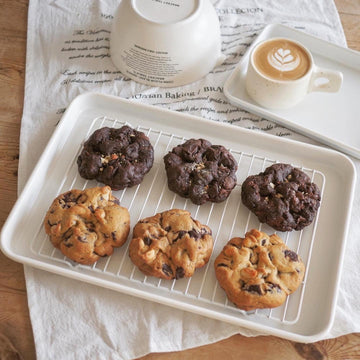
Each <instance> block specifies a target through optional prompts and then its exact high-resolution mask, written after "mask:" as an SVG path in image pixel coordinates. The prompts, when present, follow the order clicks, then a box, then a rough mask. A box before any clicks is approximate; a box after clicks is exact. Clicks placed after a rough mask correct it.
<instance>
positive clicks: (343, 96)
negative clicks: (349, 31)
mask: <svg viewBox="0 0 360 360" xmlns="http://www.w3.org/2000/svg"><path fill="white" fill-rule="evenodd" d="M273 37H285V38H290V39H293V40H297V41H299V42H301V43H302V44H303V45H305V46H306V47H307V48H308V49H309V50H310V51H311V53H312V55H313V57H314V62H315V64H316V65H318V66H321V67H324V68H328V69H332V70H338V71H341V72H342V74H343V84H342V87H341V89H340V91H339V92H337V93H321V92H314V93H310V94H308V95H307V96H306V98H305V99H304V100H303V101H301V102H300V103H299V104H297V105H295V106H294V107H291V108H290V109H285V110H269V109H265V108H263V107H261V106H260V105H258V104H257V103H256V102H255V101H253V100H252V99H251V98H250V97H249V96H248V94H247V92H246V89H245V78H246V71H247V67H248V62H249V55H250V52H251V50H252V49H253V47H254V46H255V45H256V44H257V43H258V42H260V41H263V40H266V39H270V38H273ZM224 94H225V95H226V97H227V98H228V99H229V101H230V102H231V103H232V104H233V105H235V106H239V107H241V108H242V109H246V110H248V111H250V112H251V113H253V114H256V115H259V116H262V117H264V118H266V119H269V120H273V121H275V122H277V123H279V124H281V125H283V126H285V127H287V128H289V129H292V130H294V131H297V132H298V133H301V134H304V135H306V136H309V137H311V138H313V139H315V140H317V141H320V142H321V143H323V144H326V145H328V146H331V147H333V148H334V149H337V150H340V151H343V152H345V153H346V154H349V155H352V156H354V157H357V158H360V136H359V134H360V121H359V115H358V114H359V106H358V103H359V99H360V52H357V51H354V50H350V49H346V48H344V47H341V46H338V45H335V44H331V43H329V42H327V41H324V40H321V39H318V38H316V37H314V36H311V35H308V34H306V33H305V32H303V31H299V30H295V29H292V28H289V27H287V26H284V25H279V24H272V25H268V26H266V27H265V28H264V30H263V31H262V32H261V33H260V34H259V35H258V37H257V38H256V39H255V40H254V41H253V43H252V44H251V46H250V47H249V49H248V50H247V51H246V53H245V54H244V56H243V57H242V58H241V60H240V62H239V64H238V65H237V66H236V68H235V69H234V70H233V72H232V73H231V74H230V76H229V78H228V79H227V80H226V82H225V84H224Z"/></svg>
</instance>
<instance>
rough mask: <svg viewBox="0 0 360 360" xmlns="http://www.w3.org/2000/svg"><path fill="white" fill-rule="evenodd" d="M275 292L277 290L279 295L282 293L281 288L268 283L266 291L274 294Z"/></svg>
mask: <svg viewBox="0 0 360 360" xmlns="http://www.w3.org/2000/svg"><path fill="white" fill-rule="evenodd" d="M274 290H276V291H277V292H278V293H281V287H280V286H279V285H278V284H273V283H267V289H266V291H270V292H273V291H274Z"/></svg>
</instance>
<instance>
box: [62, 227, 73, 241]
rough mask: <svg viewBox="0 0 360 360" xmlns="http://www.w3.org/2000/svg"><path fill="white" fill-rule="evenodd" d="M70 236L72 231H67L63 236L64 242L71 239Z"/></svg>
mask: <svg viewBox="0 0 360 360" xmlns="http://www.w3.org/2000/svg"><path fill="white" fill-rule="evenodd" d="M72 234H73V231H72V229H69V230H67V231H66V232H65V233H64V234H63V238H64V241H68V240H69V239H70V238H71V236H72Z"/></svg>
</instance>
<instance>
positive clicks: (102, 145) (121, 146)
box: [77, 125, 154, 190]
mask: <svg viewBox="0 0 360 360" xmlns="http://www.w3.org/2000/svg"><path fill="white" fill-rule="evenodd" d="M153 163H154V149H153V147H152V145H151V143H150V140H149V138H148V137H147V136H146V135H145V134H144V133H143V132H141V131H137V130H135V129H132V128H131V127H130V126H127V125H125V126H123V127H121V128H119V129H115V128H109V127H103V128H101V129H98V130H96V131H95V132H94V133H93V134H92V135H91V136H90V137H89V139H88V140H87V141H86V142H85V143H84V147H83V149H82V151H81V153H80V155H79V157H78V159H77V165H78V169H79V173H80V175H81V176H82V177H83V178H85V179H89V180H93V179H96V180H97V181H99V182H101V183H103V184H105V185H109V186H110V187H111V188H112V189H113V190H122V189H124V188H126V187H131V186H134V185H138V184H140V183H141V181H142V180H143V178H144V176H145V175H146V174H147V173H148V172H149V171H150V169H151V167H152V166H153Z"/></svg>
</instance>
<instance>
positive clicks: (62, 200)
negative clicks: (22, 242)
mask: <svg viewBox="0 0 360 360" xmlns="http://www.w3.org/2000/svg"><path fill="white" fill-rule="evenodd" d="M44 225H45V231H46V233H47V234H48V235H49V236H50V241H51V242H52V244H53V245H54V246H55V247H56V248H58V249H59V250H61V252H62V253H63V254H64V255H65V256H67V257H68V258H69V259H72V260H74V261H76V262H78V263H81V264H85V265H89V264H92V263H94V262H96V261H97V260H99V258H100V257H101V256H106V255H111V254H112V253H113V251H114V249H113V248H115V247H120V246H121V245H123V244H124V242H125V241H126V239H127V237H128V234H129V230H130V216H129V212H128V210H127V209H126V208H124V207H121V206H120V202H119V200H118V199H117V198H116V197H114V196H113V195H112V194H111V189H110V187H109V186H104V187H95V188H91V189H86V190H83V191H82V190H70V191H68V192H66V193H64V194H61V195H59V196H58V197H57V198H56V199H55V200H54V201H53V203H52V205H51V206H50V208H49V210H48V212H47V214H46V216H45V221H44Z"/></svg>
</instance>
